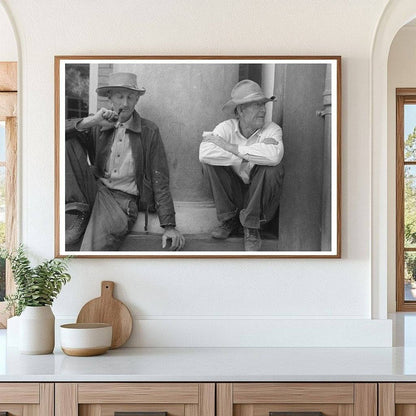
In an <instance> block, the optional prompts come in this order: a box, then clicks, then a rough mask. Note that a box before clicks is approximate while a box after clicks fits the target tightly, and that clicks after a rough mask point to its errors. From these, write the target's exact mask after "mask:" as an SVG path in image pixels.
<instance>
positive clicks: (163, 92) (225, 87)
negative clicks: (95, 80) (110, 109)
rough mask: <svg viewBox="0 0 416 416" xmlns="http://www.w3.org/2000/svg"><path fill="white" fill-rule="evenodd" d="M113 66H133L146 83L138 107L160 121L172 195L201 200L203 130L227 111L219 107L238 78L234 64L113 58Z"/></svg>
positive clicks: (127, 68)
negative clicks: (156, 62)
mask: <svg viewBox="0 0 416 416" xmlns="http://www.w3.org/2000/svg"><path fill="white" fill-rule="evenodd" d="M114 70H115V71H126V72H134V73H136V74H137V78H138V83H139V86H144V87H145V88H146V94H145V95H143V96H142V97H141V98H140V101H139V103H138V111H139V113H140V115H141V116H142V117H144V118H147V119H149V120H152V121H153V122H154V123H156V124H157V125H158V126H159V129H160V133H161V135H162V140H163V143H164V145H165V149H166V153H167V156H168V162H169V171H170V184H171V192H172V197H173V199H174V200H175V201H186V202H202V201H207V200H209V199H210V193H209V190H208V189H207V186H206V183H205V182H204V181H203V178H202V170H201V164H200V162H199V158H198V152H199V144H200V143H201V139H202V132H203V131H211V130H213V129H214V127H215V126H216V125H217V124H218V123H220V122H221V121H223V120H226V119H227V118H228V117H227V115H226V114H225V113H224V112H222V110H221V108H222V106H223V105H224V103H225V102H226V101H227V100H228V99H229V95H230V91H231V89H232V87H233V86H234V85H235V83H236V82H237V81H238V65H233V64H228V65H224V64H221V65H216V64H202V65H190V64H162V65H152V64H147V65H146V64H138V65H131V64H130V65H126V64H124V65H123V64H116V65H115V66H114Z"/></svg>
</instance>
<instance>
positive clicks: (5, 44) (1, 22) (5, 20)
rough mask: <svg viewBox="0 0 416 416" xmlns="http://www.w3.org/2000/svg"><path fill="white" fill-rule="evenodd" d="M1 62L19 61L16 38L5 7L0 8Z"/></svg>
mask: <svg viewBox="0 0 416 416" xmlns="http://www.w3.org/2000/svg"><path fill="white" fill-rule="evenodd" d="M0 60H1V61H17V60H18V52H17V44H16V38H15V35H14V33H13V28H12V25H11V21H10V19H9V16H8V15H7V13H6V11H5V9H4V8H3V7H0Z"/></svg>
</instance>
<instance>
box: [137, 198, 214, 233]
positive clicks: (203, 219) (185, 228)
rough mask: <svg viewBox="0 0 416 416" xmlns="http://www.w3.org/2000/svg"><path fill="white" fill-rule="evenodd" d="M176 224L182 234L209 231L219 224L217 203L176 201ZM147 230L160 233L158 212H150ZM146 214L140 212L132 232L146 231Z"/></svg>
mask: <svg viewBox="0 0 416 416" xmlns="http://www.w3.org/2000/svg"><path fill="white" fill-rule="evenodd" d="M175 211H176V226H177V228H178V229H179V230H180V231H181V233H182V234H200V233H209V232H210V231H211V230H212V229H213V228H214V227H215V226H216V225H218V220H217V214H216V210H215V205H214V203H213V202H211V201H202V202H178V201H175ZM148 221H149V223H148V227H147V231H148V232H149V233H160V232H162V231H163V230H162V229H161V228H160V223H159V218H158V216H157V214H156V213H149V219H148ZM144 223H145V214H144V213H143V212H140V213H139V217H138V218H137V221H136V223H135V224H134V226H133V229H132V232H133V233H134V232H138V233H141V232H143V231H144Z"/></svg>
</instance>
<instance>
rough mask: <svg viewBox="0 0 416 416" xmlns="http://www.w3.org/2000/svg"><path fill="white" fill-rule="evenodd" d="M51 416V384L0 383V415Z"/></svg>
mask: <svg viewBox="0 0 416 416" xmlns="http://www.w3.org/2000/svg"><path fill="white" fill-rule="evenodd" d="M2 414H4V415H8V416H53V415H54V385H53V384H52V383H0V415H2Z"/></svg>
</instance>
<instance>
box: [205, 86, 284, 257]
mask: <svg viewBox="0 0 416 416" xmlns="http://www.w3.org/2000/svg"><path fill="white" fill-rule="evenodd" d="M275 99H276V97H274V96H272V97H269V98H268V97H266V96H265V95H264V93H263V91H262V89H261V88H260V86H259V85H258V84H257V83H255V82H254V81H251V80H248V79H245V80H242V81H240V82H238V83H237V84H236V85H235V86H234V88H233V89H232V91H231V99H230V100H229V101H228V102H227V103H226V104H225V105H224V107H223V110H224V111H226V112H228V113H231V114H233V115H234V118H232V119H230V120H226V121H224V122H222V123H220V124H218V126H216V127H215V129H214V130H213V131H212V132H204V134H203V139H202V143H201V146H200V149H199V160H200V161H201V162H202V163H203V167H204V174H205V175H206V176H207V178H208V181H209V183H210V186H211V190H212V194H213V198H214V202H215V206H216V210H217V217H218V220H219V221H220V225H219V226H218V227H217V228H215V229H214V230H213V232H212V237H213V238H217V239H226V238H228V237H229V236H230V235H232V234H235V233H237V232H238V230H239V229H240V228H241V226H243V229H244V249H245V250H246V251H258V250H260V248H261V236H260V227H261V226H262V225H263V224H265V223H267V222H269V221H270V220H271V219H273V217H274V215H275V214H276V211H277V209H278V207H279V202H280V194H281V189H282V183H283V176H284V170H283V166H282V164H281V161H282V158H283V141H282V129H281V128H280V127H279V126H278V125H277V124H275V123H273V122H268V123H266V122H265V115H266V108H265V104H266V103H267V102H269V101H274V100H275Z"/></svg>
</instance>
